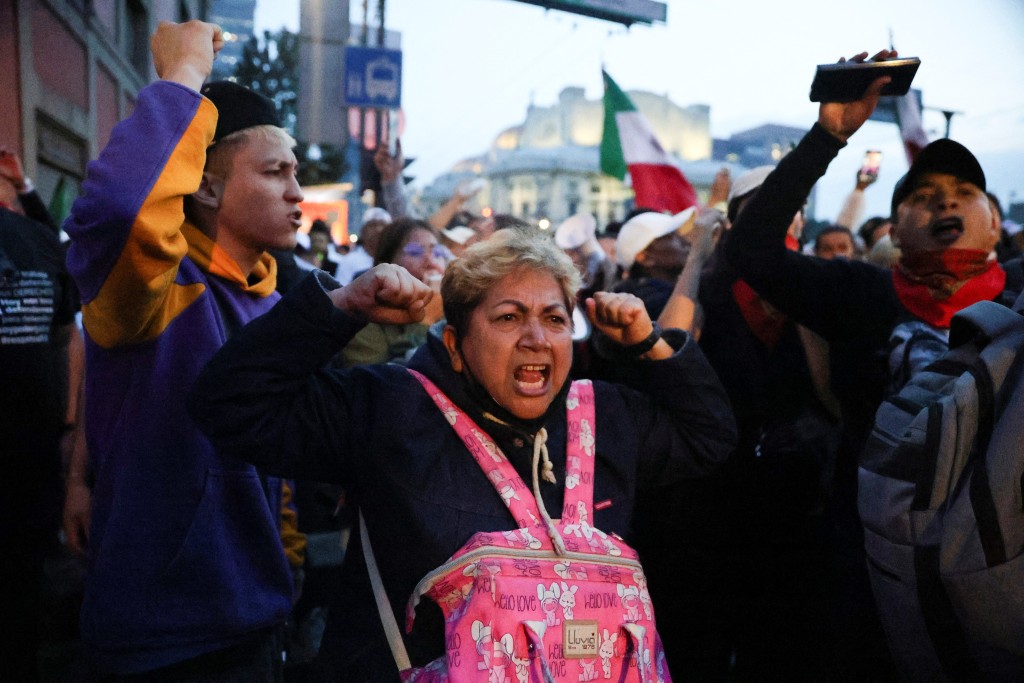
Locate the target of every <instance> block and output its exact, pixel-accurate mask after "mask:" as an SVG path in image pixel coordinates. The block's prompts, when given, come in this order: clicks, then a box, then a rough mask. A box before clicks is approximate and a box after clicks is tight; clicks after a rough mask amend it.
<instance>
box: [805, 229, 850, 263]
mask: <svg viewBox="0 0 1024 683" xmlns="http://www.w3.org/2000/svg"><path fill="white" fill-rule="evenodd" d="M814 254H815V256H819V257H821V258H823V259H826V260H830V259H834V258H837V257H839V258H846V259H851V258H853V256H854V249H853V236H852V235H851V234H850V233H848V232H846V231H845V230H836V231H834V232H826V233H823V234H821V235H818V238H817V239H816V240H814Z"/></svg>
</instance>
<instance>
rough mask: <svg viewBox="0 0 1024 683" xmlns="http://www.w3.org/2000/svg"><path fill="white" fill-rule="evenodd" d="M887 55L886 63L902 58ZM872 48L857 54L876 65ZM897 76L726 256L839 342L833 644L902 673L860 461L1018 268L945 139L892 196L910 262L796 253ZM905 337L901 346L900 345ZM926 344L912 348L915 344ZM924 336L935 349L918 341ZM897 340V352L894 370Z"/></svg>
mask: <svg viewBox="0 0 1024 683" xmlns="http://www.w3.org/2000/svg"><path fill="white" fill-rule="evenodd" d="M895 56H896V53H895V52H893V51H888V50H883V51H882V52H880V53H878V54H877V55H875V57H874V59H875V60H883V59H891V58H893V57H895ZM866 57H867V53H861V54H859V55H857V56H856V57H854V58H853V59H854V60H855V61H863V60H864V59H865V58H866ZM887 82H888V78H887V77H882V78H879V79H877V80H876V81H875V82H874V83H873V84H872V85H871V87H870V88H869V89H868V90H867V92H866V93H865V94H864V96H863V97H862V98H861V99H859V100H857V101H854V102H848V103H836V102H826V103H823V104H822V105H821V107H820V109H819V114H818V122H817V123H816V124H815V125H814V126H813V127H812V128H811V130H810V131H809V132H808V133H807V135H805V136H804V138H803V140H801V142H800V144H799V145H797V147H796V148H795V149H794V150H793V151H792V152H790V153H789V154H788V155H786V156H785V157H784V158H783V159H782V161H780V162H779V165H778V167H777V168H776V169H775V171H774V172H772V173H771V174H770V175H769V176H768V177H767V178H766V179H765V181H764V184H763V185H762V186H761V189H760V190H759V191H758V193H757V194H756V195H755V196H754V197H753V198H752V199H751V200H750V202H749V203H748V204H747V206H746V207H744V210H743V212H742V213H741V214H740V216H739V217H738V218H737V220H736V222H735V224H734V226H733V229H732V233H731V235H730V239H729V241H728V244H727V245H726V248H725V253H726V257H727V258H728V259H729V262H730V263H731V264H732V265H733V266H734V267H735V268H736V270H737V271H738V273H739V274H740V276H741V277H742V278H743V280H744V281H746V282H747V283H749V285H750V286H751V287H752V288H753V289H754V290H755V291H756V292H757V293H758V294H759V295H760V296H761V297H763V298H764V299H766V300H767V301H769V302H770V303H771V304H772V305H774V306H775V307H777V308H778V309H779V310H780V311H782V312H783V313H785V314H786V315H788V316H789V317H791V318H792V319H793V320H795V321H796V322H798V323H800V324H802V325H804V326H806V327H808V328H809V329H811V330H813V331H815V332H817V333H818V334H820V335H821V336H823V337H824V338H825V339H826V340H828V342H829V345H830V349H831V353H832V363H831V365H832V367H831V377H832V387H831V388H832V390H833V393H834V394H835V395H836V396H837V398H838V399H839V401H840V404H841V410H842V419H843V435H842V441H841V445H840V452H839V456H838V462H837V465H836V472H835V480H834V489H833V496H832V500H831V504H830V509H829V511H828V513H829V514H830V516H831V518H830V520H829V521H830V522H831V524H832V528H833V533H834V539H833V544H834V548H833V551H834V553H835V561H836V567H835V569H836V572H837V574H836V575H837V577H839V578H840V579H841V580H842V582H841V583H840V584H838V588H839V591H838V593H837V594H836V595H837V602H836V603H835V604H832V605H829V606H826V607H827V608H828V609H830V610H831V611H832V613H833V615H834V619H832V620H831V623H832V624H833V626H834V628H835V633H833V634H831V635H832V637H830V638H829V639H828V641H829V643H830V644H831V646H832V647H833V648H834V652H833V661H835V662H836V666H837V667H842V669H837V670H840V671H843V673H842V675H843V676H850V677H851V678H853V679H860V680H863V679H875V678H878V677H879V675H891V672H892V669H891V663H890V662H889V657H888V653H887V652H886V648H885V643H884V639H883V636H882V632H881V629H880V627H879V626H878V623H877V615H875V614H874V613H873V600H872V598H871V594H870V587H869V586H868V583H867V575H866V572H865V570H864V556H863V547H862V540H861V534H862V532H861V528H860V522H859V519H858V517H857V512H856V467H857V458H858V456H859V453H860V451H861V449H862V447H863V444H864V440H865V438H866V436H867V434H868V431H869V430H870V428H871V425H872V423H873V420H874V413H875V410H876V409H877V407H878V404H879V403H880V402H881V399H882V398H883V396H884V395H885V393H886V391H894V390H896V389H898V387H899V386H900V385H901V383H903V382H905V381H906V379H907V378H909V377H910V375H911V374H912V373H913V372H914V371H915V370H916V369H918V368H920V367H922V366H923V365H925V364H927V363H928V362H930V360H932V359H934V358H935V357H937V356H938V355H939V354H941V353H942V352H943V351H944V350H945V347H946V339H947V338H948V332H949V323H950V319H951V318H952V317H953V314H954V313H956V312H957V311H959V310H961V309H962V308H965V307H966V306H969V305H971V304H973V303H975V302H978V301H982V300H996V301H1000V302H1003V303H1007V304H1008V303H1012V301H1013V300H1014V298H1015V296H1010V293H1008V292H1007V293H1004V289H1005V288H1006V285H1007V272H1010V273H1011V275H1013V276H1014V277H1012V278H1011V282H1012V281H1015V280H1017V275H1018V274H1019V273H1020V272H1021V267H1020V264H1019V263H1017V264H1013V263H1011V264H1007V265H1006V270H1005V271H1004V269H1003V267H1001V266H1000V265H999V264H998V263H997V262H996V260H995V255H994V252H993V249H994V247H995V244H996V242H997V240H998V239H999V222H998V217H997V216H996V215H995V214H994V213H993V212H992V209H991V207H990V205H989V202H988V198H987V197H986V195H985V174H984V172H983V171H982V169H981V166H980V164H979V163H978V161H977V159H975V157H974V156H973V155H972V154H971V153H970V151H968V150H967V148H965V147H964V146H963V145H961V144H959V143H957V142H954V141H952V140H938V141H936V142H933V143H932V144H930V145H928V146H927V147H926V148H925V149H924V150H922V151H921V152H920V153H919V155H918V157H917V158H916V160H915V161H914V163H913V164H912V166H911V168H910V170H909V171H908V172H907V174H906V176H904V178H903V179H902V180H901V181H900V182H899V183H898V184H897V186H896V188H895V191H894V193H893V199H892V216H893V219H894V225H893V228H892V239H893V241H894V243H896V244H897V245H898V246H899V247H900V249H901V258H900V260H899V262H898V263H897V264H896V266H895V267H894V268H893V269H892V270H891V271H890V270H887V269H883V268H879V267H877V266H874V265H872V264H870V263H865V262H861V261H855V260H848V259H833V260H830V261H826V260H824V259H819V258H815V257H812V256H807V255H803V254H800V253H796V252H792V251H789V250H787V249H786V245H785V236H786V229H787V228H788V227H789V223H790V221H791V220H792V217H793V214H794V212H795V211H796V210H798V209H799V208H800V206H801V205H802V203H803V201H804V199H805V198H806V197H807V195H808V193H809V191H810V189H811V188H812V187H813V185H814V183H815V182H816V181H817V180H818V179H819V178H820V177H821V176H822V175H824V173H825V170H826V169H827V168H828V164H829V163H830V162H831V161H832V159H834V158H835V156H836V155H837V154H838V153H839V150H840V149H842V148H843V147H844V146H845V145H846V142H847V140H848V139H849V138H850V136H851V135H853V134H854V133H855V132H856V131H857V130H858V129H859V128H860V127H861V126H862V125H863V124H864V122H865V121H866V120H867V119H868V117H869V116H870V115H871V113H872V112H873V111H874V109H875V106H876V105H877V103H878V96H879V92H880V91H881V89H882V87H884V86H885V84H886V83H887ZM891 339H892V341H890V340H891ZM910 340H913V342H912V343H911V344H907V342H908V341H910ZM918 342H921V343H918ZM890 344H894V345H895V346H896V348H895V349H894V351H893V353H892V356H891V362H889V361H890Z"/></svg>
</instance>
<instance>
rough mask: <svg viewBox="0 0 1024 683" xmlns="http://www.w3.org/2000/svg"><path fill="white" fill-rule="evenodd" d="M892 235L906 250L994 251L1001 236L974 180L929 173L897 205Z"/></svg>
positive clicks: (995, 216)
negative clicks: (954, 249) (953, 249)
mask: <svg viewBox="0 0 1024 683" xmlns="http://www.w3.org/2000/svg"><path fill="white" fill-rule="evenodd" d="M892 238H893V242H895V243H896V244H897V246H899V247H900V249H901V250H902V252H903V253H904V254H915V253H921V252H924V251H934V250H941V249H949V248H954V247H955V248H958V249H978V250H982V251H991V250H992V249H993V248H994V247H995V245H996V242H997V241H998V240H999V218H998V216H997V215H996V213H995V212H994V211H992V206H991V204H990V203H989V199H988V197H987V196H986V195H985V193H984V192H982V191H981V188H979V187H978V186H977V185H975V184H974V183H971V182H968V181H966V180H961V179H960V178H957V177H956V176H953V175H949V174H947V173H926V174H925V175H923V176H922V177H921V180H920V182H918V184H917V187H915V188H914V191H913V192H911V193H910V195H909V196H908V197H907V198H906V199H904V200H903V201H902V202H901V203H900V205H899V207H898V208H897V214H896V223H895V225H894V226H893V228H892Z"/></svg>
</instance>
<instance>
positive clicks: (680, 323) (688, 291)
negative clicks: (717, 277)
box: [658, 208, 725, 339]
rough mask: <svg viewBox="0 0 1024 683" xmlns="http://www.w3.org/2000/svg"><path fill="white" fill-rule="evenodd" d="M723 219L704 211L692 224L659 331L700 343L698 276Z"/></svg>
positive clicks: (701, 313) (663, 310) (720, 214)
mask: <svg viewBox="0 0 1024 683" xmlns="http://www.w3.org/2000/svg"><path fill="white" fill-rule="evenodd" d="M724 223H725V216H723V215H722V213H721V212H719V211H718V210H716V209H710V208H709V209H705V210H704V212H703V213H702V214H701V215H700V216H698V217H697V220H695V221H694V222H693V230H691V231H690V234H689V235H687V236H686V239H687V240H688V241H689V242H690V253H689V255H688V256H687V257H686V265H685V266H684V267H683V272H682V273H681V274H680V275H679V279H678V280H676V284H675V287H673V288H672V295H671V296H670V297H669V299H668V301H667V302H666V303H665V308H663V309H662V311H661V315H659V316H658V325H660V326H661V327H662V328H663V329H665V328H669V327H674V328H676V329H680V330H685V331H686V332H689V333H690V334H692V335H693V336H694V338H696V339H700V328H701V326H702V325H703V315H704V313H703V310H702V309H701V306H700V303H699V301H698V299H697V297H698V295H699V293H700V276H701V273H702V272H703V271H704V266H705V265H706V264H707V262H708V259H709V258H711V254H712V252H713V251H714V250H715V235H716V231H719V230H722V229H723V227H724Z"/></svg>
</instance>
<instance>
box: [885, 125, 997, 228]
mask: <svg viewBox="0 0 1024 683" xmlns="http://www.w3.org/2000/svg"><path fill="white" fill-rule="evenodd" d="M926 173H946V174H948V175H951V176H954V177H956V178H959V179H960V180H966V181H968V182H970V183H973V184H974V185H977V186H978V188H979V189H981V191H982V192H985V190H986V188H985V172H984V171H983V170H981V164H979V163H978V160H977V159H976V158H975V156H974V155H973V154H971V151H970V150H969V149H967V148H966V147H964V146H963V145H961V144H960V143H959V142H956V141H955V140H950V139H949V138H941V139H939V140H936V141H935V142H932V143H931V144H929V145H928V146H927V147H925V148H924V149H922V150H921V151H920V152H918V153H917V157H916V158H915V159H914V163H912V164H911V165H910V170H909V171H907V174H906V175H905V176H903V177H902V178H900V179H899V181H898V182H897V183H896V187H895V188H894V189H893V191H892V207H891V210H892V217H893V218H895V217H896V209H897V208H898V207H899V205H900V203H901V202H902V201H903V200H904V199H906V198H907V197H909V196H910V194H911V193H912V192H913V191H914V190H915V189H917V186H918V184H919V183H920V182H921V177H922V176H923V175H925V174H926Z"/></svg>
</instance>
